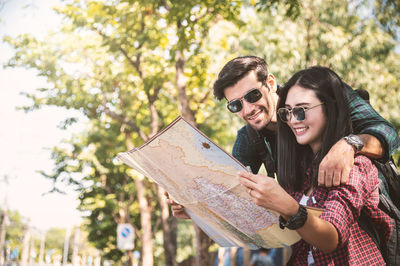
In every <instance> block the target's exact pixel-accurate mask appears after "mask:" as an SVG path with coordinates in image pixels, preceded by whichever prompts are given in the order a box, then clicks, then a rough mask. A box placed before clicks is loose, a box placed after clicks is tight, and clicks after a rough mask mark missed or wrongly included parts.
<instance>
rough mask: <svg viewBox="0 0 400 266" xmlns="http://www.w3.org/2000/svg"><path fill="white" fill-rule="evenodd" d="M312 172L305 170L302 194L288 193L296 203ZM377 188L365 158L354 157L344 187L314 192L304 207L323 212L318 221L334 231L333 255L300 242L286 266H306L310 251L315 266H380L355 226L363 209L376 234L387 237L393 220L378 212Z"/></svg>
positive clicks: (374, 173)
mask: <svg viewBox="0 0 400 266" xmlns="http://www.w3.org/2000/svg"><path fill="white" fill-rule="evenodd" d="M313 170H314V171H315V169H309V171H308V180H307V181H306V182H305V184H304V187H303V190H302V191H300V192H295V193H291V195H292V196H293V197H294V198H295V199H296V200H297V201H298V202H299V201H300V199H301V198H302V196H303V195H304V193H305V192H306V191H308V190H309V188H310V176H311V173H312V171H313ZM378 186H379V179H378V172H377V169H376V167H375V166H374V165H373V164H372V162H371V161H370V160H369V159H368V158H367V157H364V156H357V157H356V158H355V160H354V166H353V169H352V170H351V172H350V178H349V182H348V184H347V185H341V186H339V187H331V188H326V187H316V188H314V190H313V191H312V193H311V195H310V197H309V200H308V202H307V206H312V207H318V208H323V209H324V211H323V213H322V214H321V216H320V218H322V219H324V220H325V221H328V222H330V223H331V224H333V225H334V226H335V227H336V229H337V231H338V234H339V245H338V247H337V248H336V250H335V251H333V252H332V253H329V254H326V253H323V252H322V251H319V250H318V249H317V248H315V247H312V246H311V245H310V244H308V243H307V242H305V241H304V240H300V241H299V242H297V243H296V244H294V245H293V246H292V256H291V258H290V260H289V262H288V265H307V257H308V253H309V251H310V250H312V255H313V258H314V263H315V265H384V264H385V261H384V260H383V258H382V255H381V253H380V251H379V249H378V248H377V246H376V245H375V243H374V242H373V241H372V239H371V238H370V237H369V236H368V234H367V233H366V232H365V231H364V230H362V229H361V228H360V226H359V225H358V223H357V219H358V217H359V215H360V212H361V209H362V208H363V207H365V208H366V213H367V214H368V216H370V218H371V219H372V221H373V222H374V225H375V226H376V227H377V228H378V229H379V230H384V232H385V235H386V237H387V239H388V238H389V237H390V234H391V232H392V228H393V220H392V219H391V218H390V217H389V216H388V215H386V214H385V213H384V212H382V211H381V210H379V209H378V203H379V194H378V193H379V191H378Z"/></svg>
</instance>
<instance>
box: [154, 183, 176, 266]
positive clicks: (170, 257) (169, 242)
mask: <svg viewBox="0 0 400 266" xmlns="http://www.w3.org/2000/svg"><path fill="white" fill-rule="evenodd" d="M164 192H165V190H164V189H163V188H162V187H160V186H158V201H159V202H160V207H161V225H162V229H163V236H164V242H163V246H164V251H165V265H166V266H176V265H177V263H176V248H177V242H176V233H177V222H176V218H175V217H173V216H170V215H169V207H168V204H167V203H166V201H165V196H164Z"/></svg>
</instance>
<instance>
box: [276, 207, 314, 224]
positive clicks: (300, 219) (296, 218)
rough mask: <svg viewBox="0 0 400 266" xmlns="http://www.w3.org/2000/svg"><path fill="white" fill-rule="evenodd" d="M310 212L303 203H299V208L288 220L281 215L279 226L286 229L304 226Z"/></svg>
mask: <svg viewBox="0 0 400 266" xmlns="http://www.w3.org/2000/svg"><path fill="white" fill-rule="evenodd" d="M307 216H308V212H307V209H306V208H305V207H304V206H303V205H299V210H298V211H297V213H296V214H295V215H293V216H291V217H290V218H289V219H288V220H287V221H286V220H285V219H284V218H283V217H282V215H281V216H279V227H280V228H281V229H284V228H285V227H286V228H288V229H290V230H297V229H299V228H300V227H302V226H303V225H304V224H305V223H306V221H307Z"/></svg>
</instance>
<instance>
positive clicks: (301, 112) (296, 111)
mask: <svg viewBox="0 0 400 266" xmlns="http://www.w3.org/2000/svg"><path fill="white" fill-rule="evenodd" d="M323 104H324V103H320V104H317V105H314V106H312V107H293V108H291V109H289V108H284V107H282V108H279V109H278V115H279V117H280V119H281V120H282V121H283V122H285V123H288V122H289V121H290V120H291V119H292V115H293V116H294V117H295V118H296V119H297V121H303V120H304V119H306V112H307V111H308V110H311V109H313V108H315V107H317V106H320V105H323Z"/></svg>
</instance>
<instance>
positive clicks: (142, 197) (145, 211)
mask: <svg viewBox="0 0 400 266" xmlns="http://www.w3.org/2000/svg"><path fill="white" fill-rule="evenodd" d="M134 180H135V185H136V189H137V191H138V199H139V209H140V223H141V225H142V239H141V241H142V254H141V255H142V256H141V261H142V265H153V233H152V230H151V208H150V207H149V202H148V200H147V198H146V190H145V186H144V180H143V177H142V176H138V177H136V178H134Z"/></svg>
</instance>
